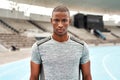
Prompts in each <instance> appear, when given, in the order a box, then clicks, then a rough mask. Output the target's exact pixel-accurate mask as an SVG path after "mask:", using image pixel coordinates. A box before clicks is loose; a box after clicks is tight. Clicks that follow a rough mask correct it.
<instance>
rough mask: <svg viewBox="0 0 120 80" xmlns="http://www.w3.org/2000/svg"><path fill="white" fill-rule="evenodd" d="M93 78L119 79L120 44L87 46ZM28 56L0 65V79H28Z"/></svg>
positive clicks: (96, 79)
mask: <svg viewBox="0 0 120 80" xmlns="http://www.w3.org/2000/svg"><path fill="white" fill-rule="evenodd" d="M89 50H90V59H91V72H92V78H93V80H120V70H119V68H120V62H119V61H120V46H104V47H103V46H93V47H89ZM29 61H30V58H26V59H23V60H19V61H15V62H11V63H7V64H3V65H0V80H29V75H30V64H29Z"/></svg>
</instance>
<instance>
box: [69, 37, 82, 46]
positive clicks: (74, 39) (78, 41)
mask: <svg viewBox="0 0 120 80" xmlns="http://www.w3.org/2000/svg"><path fill="white" fill-rule="evenodd" d="M70 39H71V40H72V41H74V42H76V43H79V44H81V45H83V46H84V41H83V40H80V39H78V38H76V37H73V36H71V37H70Z"/></svg>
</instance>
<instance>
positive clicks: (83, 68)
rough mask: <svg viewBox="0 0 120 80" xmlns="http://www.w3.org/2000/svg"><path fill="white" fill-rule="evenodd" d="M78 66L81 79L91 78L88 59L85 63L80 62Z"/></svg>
mask: <svg viewBox="0 0 120 80" xmlns="http://www.w3.org/2000/svg"><path fill="white" fill-rule="evenodd" d="M80 67H81V71H82V78H83V80H92V77H91V71H90V61H89V62H87V63H85V64H81V65H80Z"/></svg>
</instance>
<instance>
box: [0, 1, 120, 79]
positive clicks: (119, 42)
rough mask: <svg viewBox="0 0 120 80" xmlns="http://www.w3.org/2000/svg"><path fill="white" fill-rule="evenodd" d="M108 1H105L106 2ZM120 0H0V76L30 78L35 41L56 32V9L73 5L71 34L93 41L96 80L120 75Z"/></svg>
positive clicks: (91, 49) (116, 77)
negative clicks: (54, 29)
mask: <svg viewBox="0 0 120 80" xmlns="http://www.w3.org/2000/svg"><path fill="white" fill-rule="evenodd" d="M103 3H104V4H103ZM119 4H120V1H116V0H114V1H109V0H101V1H99V0H89V1H83V0H61V1H59V0H51V1H49V0H0V80H28V79H29V76H30V59H31V58H30V57H31V47H32V45H33V44H34V43H35V42H36V41H38V40H41V39H43V38H45V37H48V36H50V35H51V34H52V31H53V29H52V25H51V22H50V18H51V14H52V10H53V8H54V7H55V6H57V5H65V6H67V7H68V8H69V9H70V14H71V15H70V17H71V19H72V23H71V24H70V26H69V28H68V33H69V35H70V36H74V37H76V38H78V39H80V40H84V41H85V42H86V43H87V44H88V45H89V51H90V59H91V73H92V78H93V80H119V79H120V76H119V75H120V72H119V67H120V63H119V60H120V58H119V57H120V9H119V7H120V5H119Z"/></svg>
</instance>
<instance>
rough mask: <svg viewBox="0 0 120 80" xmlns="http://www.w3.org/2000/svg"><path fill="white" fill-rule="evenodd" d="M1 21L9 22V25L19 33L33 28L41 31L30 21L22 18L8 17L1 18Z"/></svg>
mask: <svg viewBox="0 0 120 80" xmlns="http://www.w3.org/2000/svg"><path fill="white" fill-rule="evenodd" d="M1 20H2V21H4V22H5V23H7V24H9V25H10V26H11V27H13V28H14V29H16V30H17V31H19V32H20V33H23V32H25V31H29V30H33V31H35V30H36V31H37V30H38V32H43V31H42V30H40V29H38V28H37V27H35V26H34V25H32V24H31V23H29V22H28V21H27V20H22V19H9V18H1Z"/></svg>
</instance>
